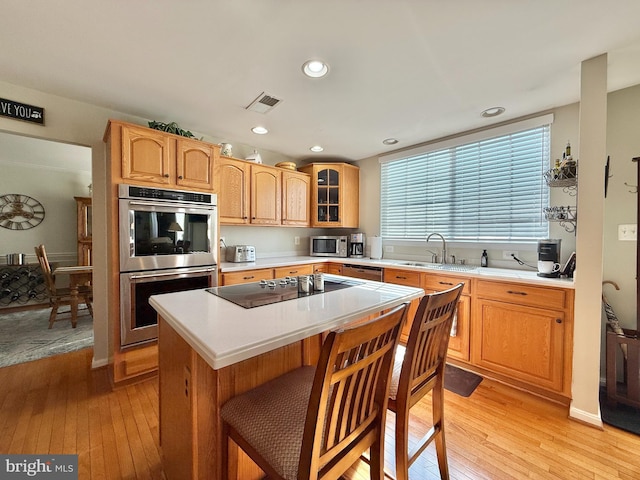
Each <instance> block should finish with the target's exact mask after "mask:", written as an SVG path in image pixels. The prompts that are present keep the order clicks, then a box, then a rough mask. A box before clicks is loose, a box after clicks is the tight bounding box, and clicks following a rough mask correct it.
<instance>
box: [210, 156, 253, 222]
mask: <svg viewBox="0 0 640 480" xmlns="http://www.w3.org/2000/svg"><path fill="white" fill-rule="evenodd" d="M217 165H218V167H217V168H216V175H215V183H216V188H215V191H216V193H217V194H218V212H219V214H220V223H226V224H246V223H249V193H250V192H249V182H250V178H249V173H250V165H249V164H248V163H246V162H241V161H239V160H233V159H231V158H227V157H220V158H219V160H218V161H217Z"/></svg>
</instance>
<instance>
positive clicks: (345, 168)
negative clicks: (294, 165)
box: [299, 163, 360, 228]
mask: <svg viewBox="0 0 640 480" xmlns="http://www.w3.org/2000/svg"><path fill="white" fill-rule="evenodd" d="M299 170H300V171H302V172H305V173H309V174H310V175H311V226H312V227H348V228H357V227H358V225H359V220H360V209H359V201H360V199H359V195H360V193H359V192H360V190H359V189H360V169H359V168H358V167H356V166H354V165H349V164H346V163H334V164H329V163H312V164H309V165H306V166H304V167H301V168H300V169H299Z"/></svg>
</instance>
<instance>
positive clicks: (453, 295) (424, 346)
mask: <svg viewBox="0 0 640 480" xmlns="http://www.w3.org/2000/svg"><path fill="white" fill-rule="evenodd" d="M463 287H464V284H462V283H461V284H459V285H457V286H456V287H454V288H452V289H449V290H446V291H444V292H438V293H435V294H431V295H426V296H424V297H423V298H422V300H421V302H420V305H419V306H418V310H417V312H416V315H415V318H414V320H413V325H412V327H411V333H410V334H409V339H408V341H407V350H406V353H405V358H410V359H411V361H410V368H409V369H408V371H407V372H405V369H404V368H403V372H402V374H401V379H400V385H402V383H403V379H402V375H403V374H404V375H409V379H410V380H409V386H410V389H409V392H408V395H409V396H410V395H411V394H413V393H415V392H416V391H417V390H419V389H420V387H421V386H422V385H424V384H425V383H426V382H427V381H429V379H430V378H432V377H433V376H435V375H436V373H437V370H438V368H439V367H442V366H443V364H444V362H445V359H446V355H447V348H448V345H449V334H450V332H451V326H452V324H453V319H454V318H455V315H456V312H457V306H458V301H459V299H460V294H461V293H462V288H463ZM414 330H415V331H414Z"/></svg>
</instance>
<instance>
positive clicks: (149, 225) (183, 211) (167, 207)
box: [119, 199, 218, 272]
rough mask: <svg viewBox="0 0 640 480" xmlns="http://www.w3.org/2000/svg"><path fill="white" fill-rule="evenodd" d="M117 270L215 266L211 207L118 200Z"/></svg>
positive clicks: (214, 225) (214, 217)
mask: <svg viewBox="0 0 640 480" xmlns="http://www.w3.org/2000/svg"><path fill="white" fill-rule="evenodd" d="M119 210H120V215H119V217H120V222H119V230H120V242H119V243H120V271H121V272H135V271H139V270H158V269H162V268H181V267H196V266H204V265H213V264H217V263H218V260H217V251H218V250H217V245H218V232H217V221H218V218H217V209H216V206H215V205H193V204H181V203H178V202H169V201H161V200H158V201H155V200H135V199H120V200H119Z"/></svg>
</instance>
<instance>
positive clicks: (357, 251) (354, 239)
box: [349, 233, 365, 258]
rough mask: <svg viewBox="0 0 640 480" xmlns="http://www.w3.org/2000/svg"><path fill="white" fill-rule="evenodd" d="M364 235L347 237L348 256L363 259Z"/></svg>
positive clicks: (353, 234)
mask: <svg viewBox="0 0 640 480" xmlns="http://www.w3.org/2000/svg"><path fill="white" fill-rule="evenodd" d="M364 238H365V235H364V233H352V234H351V235H349V256H350V257H355V258H362V257H364Z"/></svg>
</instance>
